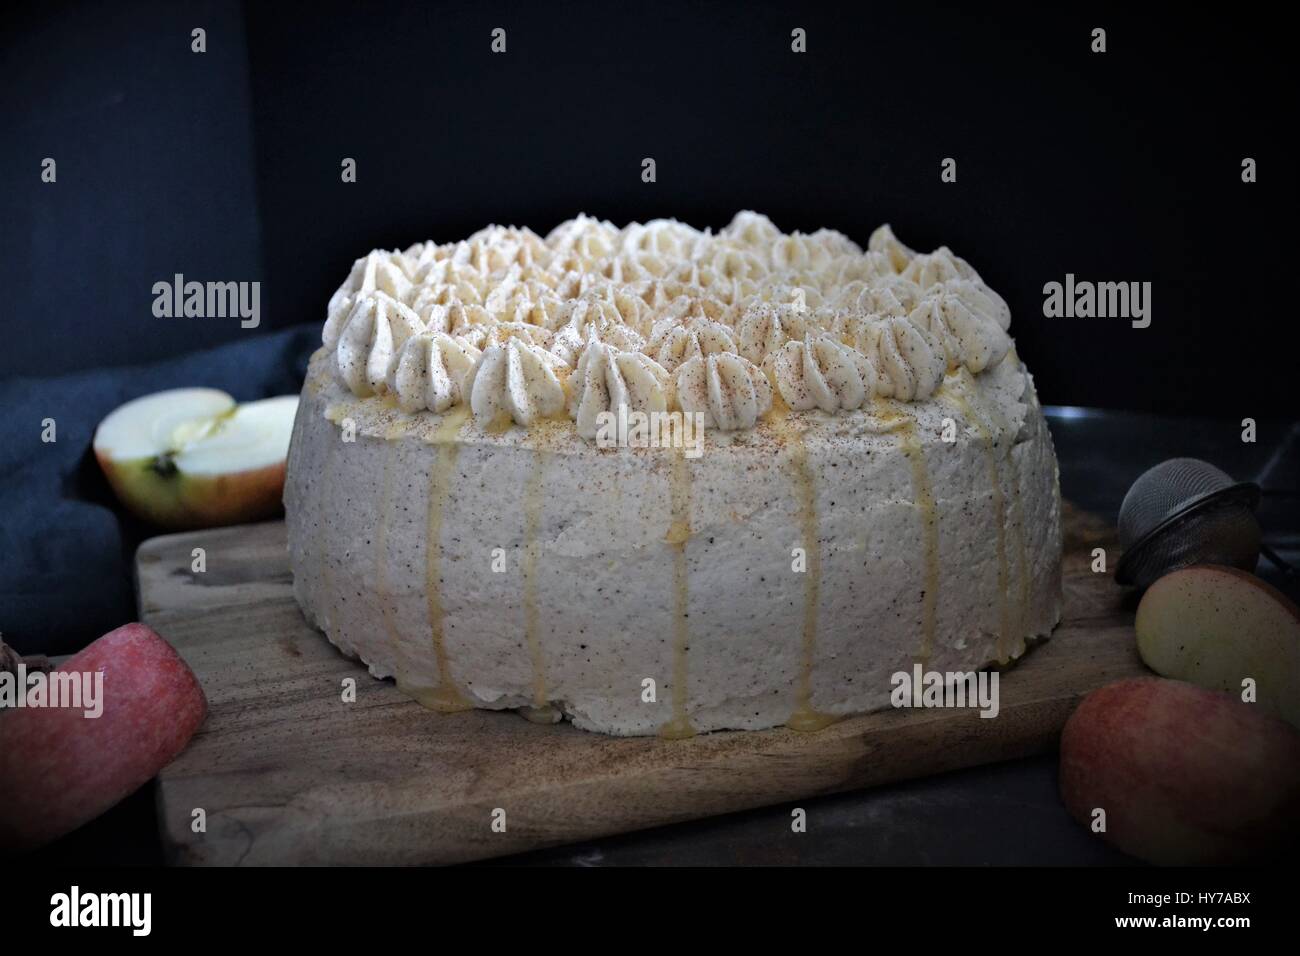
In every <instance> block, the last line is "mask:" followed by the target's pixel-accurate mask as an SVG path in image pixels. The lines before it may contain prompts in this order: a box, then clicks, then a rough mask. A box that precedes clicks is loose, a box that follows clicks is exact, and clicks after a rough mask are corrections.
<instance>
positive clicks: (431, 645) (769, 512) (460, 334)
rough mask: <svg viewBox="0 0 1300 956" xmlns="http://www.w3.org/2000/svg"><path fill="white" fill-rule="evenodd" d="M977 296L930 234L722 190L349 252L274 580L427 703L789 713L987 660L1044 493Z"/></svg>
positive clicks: (698, 719)
mask: <svg viewBox="0 0 1300 956" xmlns="http://www.w3.org/2000/svg"><path fill="white" fill-rule="evenodd" d="M1009 324H1010V314H1009V310H1008V308H1007V305H1006V303H1005V302H1004V301H1003V300H1002V298H1001V297H1000V296H999V295H998V294H997V293H995V292H993V291H992V290H991V289H989V288H988V287H987V286H986V285H984V283H983V282H982V281H981V280H980V277H979V276H978V274H977V273H976V272H975V270H974V269H973V268H971V266H970V265H969V264H968V263H966V262H965V261H964V260H962V259H960V258H958V257H956V256H955V255H953V254H952V253H951V252H950V251H949V250H948V249H946V248H940V249H938V250H936V251H935V252H932V253H929V254H917V253H915V252H913V251H912V250H910V249H908V248H906V247H905V246H903V245H902V244H901V243H900V242H898V240H897V239H895V238H894V236H893V234H892V233H891V232H890V230H889V228H888V227H887V226H882V227H881V228H880V229H878V230H876V232H875V233H873V234H872V236H871V238H870V241H869V242H868V245H867V249H866V250H865V251H864V250H862V249H861V248H860V247H858V246H857V245H855V244H854V243H853V242H851V241H850V240H849V239H848V238H846V237H845V236H843V235H841V234H839V233H837V232H833V231H828V230H821V231H818V232H816V233H813V234H811V235H803V234H800V233H792V234H789V235H787V234H783V233H781V232H780V231H779V230H778V229H777V228H776V227H775V226H774V225H773V224H772V223H771V222H770V221H769V220H768V219H766V218H765V217H763V216H760V215H756V214H754V213H741V214H739V215H738V216H736V218H735V219H734V220H733V221H732V223H731V224H730V225H729V226H727V227H726V228H725V229H723V230H722V231H720V232H718V233H716V234H715V233H712V232H707V231H705V232H701V231H698V230H696V229H693V228H691V227H690V226H687V225H684V224H682V223H679V222H676V221H655V222H650V223H647V224H645V225H640V224H632V225H630V226H627V227H626V228H623V229H619V228H616V227H615V226H613V225H611V224H609V223H607V222H601V221H597V220H594V219H589V218H586V217H579V218H577V219H575V220H572V221H570V222H566V223H564V224H563V225H561V226H560V227H558V228H557V229H555V230H554V231H553V232H552V233H551V234H550V235H548V236H547V237H546V238H545V239H543V238H541V237H539V236H538V235H536V234H534V233H533V232H531V231H529V230H527V229H516V228H502V227H496V226H493V227H489V228H487V229H484V230H483V231H481V232H479V233H476V234H475V235H473V236H471V237H470V238H469V239H467V240H465V241H463V242H454V243H448V244H445V245H438V244H435V243H424V244H417V245H414V246H412V247H410V248H409V249H407V250H405V251H403V252H384V251H376V252H372V253H370V254H369V255H367V256H366V257H365V258H362V259H359V260H357V262H356V264H355V266H354V267H353V269H352V272H351V274H350V275H349V276H348V278H347V281H346V282H344V284H343V285H342V287H341V288H340V289H339V290H338V292H337V293H336V294H335V295H334V297H333V298H332V299H331V300H330V303H329V308H328V317H327V320H326V323H325V329H324V335H323V339H324V345H323V347H322V348H321V349H320V350H319V351H318V352H317V353H316V354H315V356H314V357H313V358H312V361H311V365H310V370H309V372H308V375H307V380H306V383H305V385H304V387H303V393H302V400H301V403H300V406H299V411H298V418H297V422H296V425H295V430H294V437H293V442H292V446H291V449H290V458H289V466H288V479H287V485H286V489H285V506H286V511H287V520H288V529H289V543H290V554H291V564H292V568H293V575H294V592H295V594H296V595H297V598H298V601H299V603H300V604H301V606H302V609H303V612H304V613H305V614H306V616H307V618H308V619H309V620H310V621H311V622H313V623H314V624H315V626H317V627H318V628H320V629H321V630H322V631H323V632H324V633H325V635H326V636H327V637H328V638H329V640H330V641H332V642H333V643H334V644H335V645H337V646H338V647H339V648H340V649H341V650H342V651H343V652H344V653H346V654H349V655H354V656H356V657H359V658H360V659H361V660H362V661H364V662H365V663H366V664H367V665H368V666H369V668H370V672H371V674H373V675H374V676H375V677H379V678H387V677H392V678H395V679H396V682H397V686H398V687H399V688H401V689H402V690H403V691H404V692H406V693H407V694H409V695H410V696H412V697H413V698H415V699H416V700H419V701H420V702H421V703H423V704H425V705H426V706H428V707H431V708H433V709H436V710H443V711H454V710H460V709H465V708H470V707H480V708H492V709H506V708H518V709H520V710H522V711H523V712H524V713H525V715H527V716H530V717H532V718H533V719H539V720H559V719H561V718H569V719H571V720H572V721H573V723H574V724H575V725H576V726H578V727H581V728H585V729H588V730H596V731H601V732H604V733H610V734H655V733H658V734H663V735H667V736H683V735H689V734H691V733H698V732H703V731H710V730H719V729H723V728H746V729H756V728H766V727H774V726H778V725H787V726H790V727H793V728H796V729H816V728H818V727H822V726H825V725H826V724H827V723H828V722H830V721H832V720H834V719H836V718H838V717H841V716H844V715H848V714H855V713H861V712H864V711H870V710H874V709H879V708H882V707H887V706H889V698H890V692H891V690H892V689H893V684H892V683H891V677H892V675H893V674H895V673H896V672H898V671H909V672H910V671H911V670H912V667H913V664H914V663H916V662H921V663H923V664H924V665H925V666H926V668H927V669H931V670H937V671H942V672H947V671H963V670H974V669H978V668H982V667H985V666H987V665H990V664H993V663H1007V662H1009V661H1011V660H1013V659H1014V658H1016V657H1018V656H1019V655H1020V654H1021V653H1022V652H1023V651H1024V648H1025V646H1026V643H1027V642H1028V641H1030V640H1031V639H1033V638H1035V637H1040V636H1044V635H1047V634H1048V633H1050V631H1051V629H1052V627H1053V626H1054V625H1055V623H1056V622H1057V620H1058V617H1059V613H1060V605H1061V531H1060V493H1059V490H1058V481H1057V470H1056V459H1055V456H1054V454H1053V451H1052V443H1051V438H1050V436H1049V434H1048V430H1047V426H1046V423H1045V421H1044V419H1043V415H1042V412H1041V410H1040V408H1039V404H1038V400H1037V397H1036V395H1035V392H1034V387H1033V382H1032V379H1031V378H1030V376H1029V374H1028V372H1027V371H1026V369H1025V367H1024V366H1023V365H1022V364H1021V362H1020V360H1019V358H1018V357H1017V356H1016V353H1015V350H1014V348H1013V347H1012V343H1011V340H1010V338H1009V337H1008V335H1007V329H1008V327H1009Z"/></svg>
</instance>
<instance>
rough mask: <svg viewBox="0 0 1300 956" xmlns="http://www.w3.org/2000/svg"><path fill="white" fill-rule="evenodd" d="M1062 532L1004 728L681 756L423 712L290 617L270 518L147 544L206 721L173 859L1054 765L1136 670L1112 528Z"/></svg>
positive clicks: (927, 728) (317, 851) (345, 845)
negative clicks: (204, 699)
mask: <svg viewBox="0 0 1300 956" xmlns="http://www.w3.org/2000/svg"><path fill="white" fill-rule="evenodd" d="M1065 532H1066V534H1065V537H1066V555H1065V610H1064V615H1063V620H1062V622H1061V625H1060V627H1059V628H1058V629H1057V630H1056V632H1055V634H1054V635H1053V637H1052V638H1051V640H1049V641H1047V642H1045V643H1043V644H1041V645H1040V646H1038V647H1036V648H1034V649H1033V650H1032V651H1031V652H1030V653H1029V654H1028V655H1027V656H1026V657H1025V658H1024V659H1023V660H1022V661H1021V662H1020V663H1019V664H1017V665H1016V666H1015V667H1013V668H1011V669H1009V670H1007V671H1005V672H1004V673H1003V674H1002V679H1001V712H1000V714H999V716H998V717H997V718H996V719H992V720H987V719H981V718H980V717H979V716H978V715H977V713H976V712H975V711H974V710H961V711H957V710H898V711H893V710H891V711H887V712H882V713H876V714H869V715H867V716H863V717H856V718H852V719H850V720H845V721H843V722H841V723H838V724H835V725H833V726H831V727H829V728H827V729H826V730H823V731H821V732H819V733H815V734H807V733H796V732H794V731H790V730H785V729H780V730H771V731H762V732H750V733H716V734H707V735H703V736H700V737H696V738H693V739H690V740H683V741H666V740H660V739H657V738H631V739H627V738H614V737H605V736H601V735H597V734H591V733H586V732H584V731H580V730H575V729H574V728H573V727H572V726H570V725H568V724H559V725H554V726H543V725H539V724H532V723H529V722H528V721H526V720H523V719H522V718H521V717H519V716H518V715H516V714H514V713H510V712H504V713H502V712H495V713H494V712H487V711H471V712H468V713H462V714H454V715H440V714H436V713H433V712H430V711H427V710H425V709H424V708H422V707H420V706H419V705H418V704H415V703H413V702H411V701H409V700H407V699H406V698H405V697H403V696H402V695H401V694H399V693H398V692H397V690H396V688H395V687H394V686H393V684H392V682H391V681H378V680H375V679H373V678H371V677H370V676H369V674H368V673H367V671H366V670H365V669H364V668H363V667H362V666H360V665H359V664H356V663H354V662H352V661H349V660H347V659H345V658H344V657H342V656H341V655H340V654H339V653H338V652H337V651H336V650H335V649H334V648H333V646H332V645H330V644H329V643H328V642H327V641H326V640H325V639H324V637H322V636H321V635H320V634H319V633H317V632H316V631H315V630H313V629H312V628H311V627H309V626H308V625H307V623H306V621H304V620H303V618H302V615H301V614H300V613H299V611H298V606H297V604H296V603H295V602H294V599H293V595H292V593H291V590H290V582H291V578H290V574H289V565H288V556H287V553H286V550H285V530H284V524H283V523H282V522H274V523H269V524H259V525H246V526H243V527H236V528H225V529H219V530H215V531H200V532H193V533H186V534H177V535H168V536H166V537H161V538H154V539H152V540H150V541H147V542H145V543H144V544H143V545H142V546H141V547H140V550H139V552H138V554H137V558H136V561H137V571H138V582H139V602H140V610H141V615H142V618H143V619H144V620H145V621H146V622H147V623H148V624H149V625H150V626H151V627H153V628H154V629H155V630H157V631H158V632H159V633H160V634H162V635H163V636H164V637H166V638H167V639H168V640H169V641H171V643H172V644H173V645H175V647H176V649H177V650H178V651H180V653H181V654H182V655H184V657H185V659H186V660H187V661H188V662H189V664H190V666H191V667H192V668H193V669H194V671H195V673H196V674H197V675H198V677H199V680H200V681H202V683H203V687H204V690H205V691H206V692H207V695H208V701H209V704H210V706H211V712H210V713H209V715H208V719H207V722H206V723H205V724H204V726H203V729H202V730H200V731H199V733H198V735H197V736H196V737H195V738H194V740H193V741H192V742H191V744H190V746H189V748H188V749H187V750H186V751H185V753H184V754H182V755H181V757H180V758H179V759H178V760H177V761H176V762H175V763H173V764H172V765H171V766H169V767H167V769H165V770H164V771H163V772H162V774H161V775H160V777H159V784H158V786H159V790H158V803H159V808H160V818H161V826H162V831H163V840H164V843H165V844H166V846H167V848H168V852H169V855H170V857H171V858H172V859H173V860H174V861H175V862H178V863H185V864H340V863H341V864H371V863H373V864H379V863H455V862H460V861H466V860H475V859H482V858H485V857H491V856H500V855H502V854H507V853H515V852H518V851H522V850H530V849H535V848H537V847H542V846H548V845H554V844H559V843H567V842H572V841H577V840H583V839H589V838H592V837H597V836H602V835H608V834H612V833H621V832H626V831H629V830H636V829H640V828H643V827H650V826H657V825H661V824H667V823H674V822H678V821H682V820H689V819H693V818H698V817H703V816H709V815H713V814H719V813H726V812H731V811H736V810H743V809H747V808H751V807H756V806H762V805H765V804H773V803H782V802H785V801H790V800H795V799H799V798H804V797H810V796H816V795H819V794H826V793H832V792H835V791H839V790H847V789H853V788H860V787H869V786H874V785H877V784H881V783H887V782H890V781H896V780H904V779H907V778H910V777H918V776H923V775H926V774H932V773H938V772H940V771H945V770H953V769H956V768H959V767H967V766H972V765H975V764H981V763H989V762H992V761H997V760H1006V759H1009V758H1014V757H1023V756H1027V755H1029V754H1034V753H1039V752H1042V751H1047V750H1051V749H1052V748H1054V747H1055V746H1056V741H1057V737H1058V735H1059V732H1060V729H1061V727H1062V725H1063V724H1064V723H1065V720H1066V718H1067V717H1068V716H1069V714H1070V712H1071V711H1072V710H1073V709H1074V706H1075V704H1076V703H1077V702H1078V700H1079V698H1080V697H1081V696H1082V695H1083V694H1085V693H1087V692H1088V691H1090V690H1092V689H1093V688H1095V687H1098V686H1100V685H1102V684H1105V683H1107V682H1109V681H1112V680H1117V679H1119V678H1122V677H1129V676H1133V675H1136V674H1142V673H1146V669H1145V668H1144V667H1143V665H1142V663H1141V661H1140V660H1139V659H1138V656H1137V652H1136V648H1135V643H1134V638H1133V627H1132V622H1133V612H1132V602H1131V600H1126V596H1125V592H1124V591H1123V590H1122V589H1120V588H1119V587H1118V586H1117V585H1115V584H1114V582H1113V581H1112V579H1111V577H1110V575H1108V574H1095V573H1093V572H1092V570H1091V568H1090V565H1091V561H1092V556H1091V549H1092V548H1094V547H1098V546H1102V547H1105V548H1106V549H1107V558H1108V563H1109V566H1110V567H1111V568H1113V567H1114V563H1115V561H1116V560H1118V557H1119V551H1118V548H1117V546H1116V544H1115V542H1114V539H1113V536H1112V534H1111V532H1110V529H1109V528H1107V527H1106V526H1105V525H1104V524H1103V523H1101V522H1099V521H1098V520H1097V519H1095V518H1093V517H1091V516H1089V515H1086V514H1083V513H1081V512H1078V511H1076V510H1074V509H1072V508H1070V507H1068V506H1067V508H1066V511H1065ZM195 548H202V549H204V553H205V559H206V570H205V571H204V572H203V573H194V572H192V571H191V566H192V563H193V561H194V557H193V549H195ZM348 677H352V678H355V679H356V690H357V694H356V701H355V702H353V703H345V702H344V701H343V699H342V686H343V684H342V682H343V680H344V679H345V678H348ZM199 809H201V810H202V811H203V815H204V817H205V818H206V831H205V832H195V827H194V826H193V825H192V824H193V821H194V820H195V819H196V811H197V810H199ZM498 810H503V811H505V814H504V819H505V831H504V832H498V831H497V830H494V829H493V827H492V823H493V819H494V812H495V811H498ZM497 818H498V819H499V818H500V814H497Z"/></svg>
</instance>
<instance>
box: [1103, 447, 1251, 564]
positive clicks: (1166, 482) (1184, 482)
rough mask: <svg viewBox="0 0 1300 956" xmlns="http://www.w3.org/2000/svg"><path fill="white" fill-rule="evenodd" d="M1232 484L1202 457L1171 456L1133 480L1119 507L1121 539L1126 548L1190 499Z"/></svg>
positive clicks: (1226, 476)
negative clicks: (1201, 458)
mask: <svg viewBox="0 0 1300 956" xmlns="http://www.w3.org/2000/svg"><path fill="white" fill-rule="evenodd" d="M1232 484H1233V480H1232V478H1230V477H1229V476H1228V475H1227V474H1225V473H1224V472H1223V471H1221V470H1220V469H1218V468H1216V467H1214V466H1213V465H1211V464H1210V463H1209V462H1207V461H1201V460H1200V459H1199V458H1170V459H1169V460H1168V461H1163V462H1161V463H1160V464H1158V465H1156V466H1155V467H1154V468H1151V469H1149V470H1148V471H1146V472H1145V473H1143V475H1142V476H1141V477H1140V478H1138V480H1137V481H1135V482H1133V486H1132V487H1131V488H1129V490H1128V494H1126V495H1125V496H1124V503H1123V504H1121V505H1120V508H1119V540H1120V544H1121V545H1122V546H1123V547H1124V548H1125V550H1127V549H1128V548H1130V547H1132V546H1133V544H1134V543H1135V542H1137V541H1139V540H1140V539H1141V538H1142V537H1143V536H1144V535H1145V534H1147V532H1149V531H1151V529H1153V528H1155V527H1156V526H1157V525H1159V524H1160V523H1161V522H1162V521H1164V520H1165V519H1166V518H1168V517H1169V516H1170V515H1172V514H1174V513H1175V512H1177V511H1180V510H1182V509H1183V508H1184V507H1186V506H1187V505H1188V504H1189V503H1190V502H1192V501H1194V500H1196V499H1198V498H1203V497H1204V496H1205V495H1208V494H1211V493H1213V492H1216V491H1220V490H1222V489H1224V488H1227V487H1229V486H1230V485H1232Z"/></svg>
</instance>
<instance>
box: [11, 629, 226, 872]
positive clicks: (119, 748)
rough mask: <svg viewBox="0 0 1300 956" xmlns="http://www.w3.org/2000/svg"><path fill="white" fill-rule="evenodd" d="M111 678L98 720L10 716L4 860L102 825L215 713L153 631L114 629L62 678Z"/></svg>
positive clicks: (62, 712)
mask: <svg viewBox="0 0 1300 956" xmlns="http://www.w3.org/2000/svg"><path fill="white" fill-rule="evenodd" d="M101 671H102V672H103V675H104V677H103V685H102V690H101V699H100V701H99V703H100V706H101V707H102V710H101V712H100V714H99V716H98V717H88V716H86V710H85V709H84V708H83V709H75V708H67V707H57V708H55V707H24V708H20V709H12V710H9V709H7V710H0V853H4V852H6V851H8V852H12V851H15V850H24V849H30V848H32V847H36V846H41V845H42V844H45V843H48V842H49V841H51V840H54V839H56V838H57V837H60V836H62V835H63V834H65V833H69V832H71V831H72V830H75V829H76V828H77V827H79V826H81V825H82V824H84V823H87V822H88V821H90V820H93V819H94V818H95V817H97V816H99V815H100V814H101V813H103V812H104V811H105V810H107V809H108V808H109V807H111V806H113V805H114V804H115V803H117V802H118V801H120V800H122V799H123V798H125V797H127V796H129V795H130V794H131V793H133V792H134V791H136V790H138V789H139V788H140V787H141V786H143V785H144V784H145V783H147V782H148V781H149V780H151V779H153V777H154V776H156V775H157V773H158V771H159V770H161V769H162V768H163V767H165V766H166V765H167V764H169V763H171V761H172V760H174V759H175V758H176V756H177V755H178V754H179V753H180V752H181V751H182V750H184V749H185V745H186V744H187V743H188V742H189V740H190V738H191V737H192V736H193V735H194V732H195V731H196V730H197V729H198V728H199V725H200V724H202V723H203V719H204V717H205V716H206V715H207V712H208V702H207V699H206V698H205V697H204V696H203V689H202V688H201V687H200V686H199V682H198V679H197V678H196V677H195V676H194V673H193V672H192V671H191V670H190V669H189V667H188V666H186V664H185V662H184V661H183V660H181V658H180V655H178V654H177V653H176V651H175V650H174V649H173V648H172V646H171V645H170V644H168V643H167V642H166V641H165V640H163V639H162V638H161V637H159V636H158V635H157V634H156V633H154V631H152V630H150V629H149V628H148V627H146V626H145V625H143V624H127V625H126V626H124V627H119V628H118V629H117V630H115V631H110V632H109V633H107V634H105V635H104V636H103V637H101V638H99V640H97V641H95V642H94V643H93V644H91V645H90V646H89V647H87V648H86V649H85V650H83V651H81V652H80V653H78V654H74V655H73V656H72V657H70V658H68V660H67V661H65V662H64V663H63V664H62V665H60V666H59V667H58V668H56V670H55V672H54V673H69V674H75V675H83V674H92V675H93V674H95V673H96V672H101ZM84 702H85V701H84V699H83V703H84Z"/></svg>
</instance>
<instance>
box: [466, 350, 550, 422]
mask: <svg viewBox="0 0 1300 956" xmlns="http://www.w3.org/2000/svg"><path fill="white" fill-rule="evenodd" d="M567 373H568V368H567V367H566V366H565V364H564V363H563V362H561V361H560V360H559V359H558V358H556V357H555V356H554V355H552V354H551V353H550V352H548V351H546V350H545V349H544V348H542V347H541V346H539V345H532V344H530V343H529V341H528V339H527V337H520V336H510V337H508V338H506V339H505V340H504V341H501V342H494V343H491V344H489V345H488V347H487V348H486V349H485V350H484V352H483V354H482V355H481V356H480V357H479V360H478V361H477V362H476V363H475V364H474V366H473V367H472V368H471V369H470V371H469V374H468V375H466V377H465V382H464V385H463V388H464V391H465V392H467V393H468V394H469V397H470V398H469V407H470V411H472V412H473V413H474V416H475V417H476V418H481V419H483V420H484V421H487V422H495V421H498V420H500V419H501V418H502V417H504V416H509V418H510V420H511V421H513V422H514V423H515V424H516V425H531V424H532V423H533V422H535V421H538V420H540V419H543V418H551V417H553V416H555V415H559V414H561V413H562V412H563V411H564V408H565V401H564V384H563V381H562V376H566V377H567Z"/></svg>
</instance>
